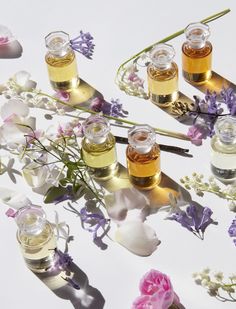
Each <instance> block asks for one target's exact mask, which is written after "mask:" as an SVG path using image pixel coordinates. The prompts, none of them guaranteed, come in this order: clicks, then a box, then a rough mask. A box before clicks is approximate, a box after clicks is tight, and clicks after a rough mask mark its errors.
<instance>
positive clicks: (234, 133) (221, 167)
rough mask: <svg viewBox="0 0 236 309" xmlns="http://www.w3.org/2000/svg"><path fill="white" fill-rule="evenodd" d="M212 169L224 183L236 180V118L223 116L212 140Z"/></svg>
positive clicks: (217, 124)
mask: <svg viewBox="0 0 236 309" xmlns="http://www.w3.org/2000/svg"><path fill="white" fill-rule="evenodd" d="M211 171H212V173H213V175H214V176H215V177H216V178H218V179H219V180H221V181H222V182H224V183H231V182H234V181H236V119H235V117H231V116H222V117H221V118H220V119H219V120H218V121H217V122H216V124H215V136H213V138H212V140H211Z"/></svg>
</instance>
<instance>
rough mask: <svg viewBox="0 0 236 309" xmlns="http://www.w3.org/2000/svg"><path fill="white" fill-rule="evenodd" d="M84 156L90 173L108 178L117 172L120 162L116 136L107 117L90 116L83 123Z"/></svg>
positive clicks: (101, 178) (103, 178)
mask: <svg viewBox="0 0 236 309" xmlns="http://www.w3.org/2000/svg"><path fill="white" fill-rule="evenodd" d="M83 130H84V135H85V137H84V138H83V140H82V157H83V160H84V162H85V164H86V165H87V166H88V171H89V173H90V175H91V176H92V177H93V178H95V179H100V180H108V179H110V178H112V177H113V176H114V175H116V174H117V171H118V163H117V155H116V145H115V137H114V136H113V135H112V134H111V132H110V124H109V122H108V121H107V119H106V118H104V117H102V116H99V115H95V116H90V117H89V118H88V119H87V120H86V121H85V122H84V124H83Z"/></svg>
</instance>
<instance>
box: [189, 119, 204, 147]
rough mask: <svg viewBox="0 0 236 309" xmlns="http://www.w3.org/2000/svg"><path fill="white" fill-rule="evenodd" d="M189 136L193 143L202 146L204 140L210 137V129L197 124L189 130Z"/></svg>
mask: <svg viewBox="0 0 236 309" xmlns="http://www.w3.org/2000/svg"><path fill="white" fill-rule="evenodd" d="M187 136H188V137H189V138H190V139H191V142H192V143H193V144H194V145H196V146H200V145H202V140H203V139H206V138H207V136H208V127H207V126H203V125H200V124H195V125H193V126H191V127H190V128H189V129H188V133H187Z"/></svg>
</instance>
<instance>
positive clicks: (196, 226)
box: [166, 194, 218, 240]
mask: <svg viewBox="0 0 236 309" xmlns="http://www.w3.org/2000/svg"><path fill="white" fill-rule="evenodd" d="M169 198H170V205H171V209H170V212H169V214H168V216H167V217H166V219H168V220H174V221H176V222H178V223H180V224H181V226H183V227H184V228H186V229H187V230H189V231H190V232H192V233H193V234H194V235H195V236H197V237H198V238H200V239H202V240H203V239H204V232H205V230H206V228H207V227H208V226H209V225H210V224H215V225H217V224H218V223H217V222H216V221H214V220H213V219H212V218H211V216H212V214H213V212H212V210H211V209H210V208H208V207H203V206H201V205H199V204H198V203H196V202H194V201H192V202H191V203H190V205H189V206H188V207H187V208H186V210H182V209H180V207H179V206H178V205H177V200H176V199H175V198H174V196H173V195H172V194H170V196H169Z"/></svg>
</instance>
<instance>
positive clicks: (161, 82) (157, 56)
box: [147, 44, 179, 107]
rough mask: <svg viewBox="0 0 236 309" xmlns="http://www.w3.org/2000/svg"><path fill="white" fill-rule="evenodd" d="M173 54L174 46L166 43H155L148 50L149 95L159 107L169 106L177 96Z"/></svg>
mask: <svg viewBox="0 0 236 309" xmlns="http://www.w3.org/2000/svg"><path fill="white" fill-rule="evenodd" d="M174 56H175V51H174V48H173V47H172V46H171V45H168V44H157V45H156V46H155V47H154V48H153V49H152V50H151V52H150V60H151V63H150V64H149V65H148V68H147V75H148V90H149V97H150V100H151V101H152V102H153V103H154V104H156V105H158V106H160V107H166V106H169V105H170V104H171V103H173V102H175V101H176V100H177V99H178V97H179V92H178V67H177V64H176V63H175V62H173V58H174Z"/></svg>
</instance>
